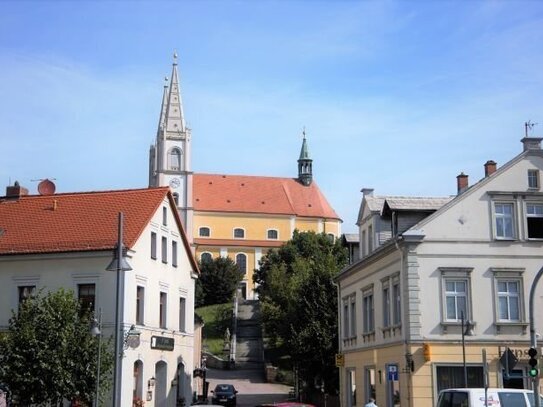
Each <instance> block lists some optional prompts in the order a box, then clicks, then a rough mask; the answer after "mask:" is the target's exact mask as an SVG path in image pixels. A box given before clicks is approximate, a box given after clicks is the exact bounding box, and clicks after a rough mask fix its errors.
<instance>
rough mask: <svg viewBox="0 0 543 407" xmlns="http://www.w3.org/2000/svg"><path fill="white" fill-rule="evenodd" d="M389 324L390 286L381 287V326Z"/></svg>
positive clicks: (386, 326)
mask: <svg viewBox="0 0 543 407" xmlns="http://www.w3.org/2000/svg"><path fill="white" fill-rule="evenodd" d="M389 326H390V288H389V287H388V286H387V287H384V288H383V327H384V328H388V327H389Z"/></svg>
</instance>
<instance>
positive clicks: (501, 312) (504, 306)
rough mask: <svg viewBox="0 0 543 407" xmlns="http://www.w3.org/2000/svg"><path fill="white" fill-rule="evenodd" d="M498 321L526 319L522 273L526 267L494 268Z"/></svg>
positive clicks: (516, 321) (521, 320)
mask: <svg viewBox="0 0 543 407" xmlns="http://www.w3.org/2000/svg"><path fill="white" fill-rule="evenodd" d="M492 271H493V272H494V292H495V297H496V299H495V301H496V307H495V309H496V316H495V318H496V322H498V323H500V322H501V323H518V322H523V321H524V311H523V310H524V296H523V284H522V274H523V272H524V269H522V268H519V269H503V268H494V269H492Z"/></svg>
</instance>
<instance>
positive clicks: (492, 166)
mask: <svg viewBox="0 0 543 407" xmlns="http://www.w3.org/2000/svg"><path fill="white" fill-rule="evenodd" d="M496 168H497V164H496V161H493V160H488V161H487V162H486V163H485V177H488V176H489V175H492V174H494V173H495V172H496Z"/></svg>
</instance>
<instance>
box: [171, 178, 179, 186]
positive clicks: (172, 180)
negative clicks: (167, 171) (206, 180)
mask: <svg viewBox="0 0 543 407" xmlns="http://www.w3.org/2000/svg"><path fill="white" fill-rule="evenodd" d="M179 185H181V181H180V180H179V178H172V179H171V180H170V187H172V188H179Z"/></svg>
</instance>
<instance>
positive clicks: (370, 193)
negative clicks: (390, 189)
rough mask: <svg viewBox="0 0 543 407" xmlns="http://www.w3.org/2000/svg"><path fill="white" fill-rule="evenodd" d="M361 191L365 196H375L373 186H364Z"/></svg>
mask: <svg viewBox="0 0 543 407" xmlns="http://www.w3.org/2000/svg"><path fill="white" fill-rule="evenodd" d="M360 192H362V193H363V194H364V196H373V188H362V189H361V190H360Z"/></svg>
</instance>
